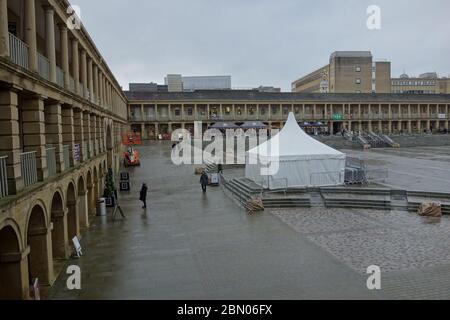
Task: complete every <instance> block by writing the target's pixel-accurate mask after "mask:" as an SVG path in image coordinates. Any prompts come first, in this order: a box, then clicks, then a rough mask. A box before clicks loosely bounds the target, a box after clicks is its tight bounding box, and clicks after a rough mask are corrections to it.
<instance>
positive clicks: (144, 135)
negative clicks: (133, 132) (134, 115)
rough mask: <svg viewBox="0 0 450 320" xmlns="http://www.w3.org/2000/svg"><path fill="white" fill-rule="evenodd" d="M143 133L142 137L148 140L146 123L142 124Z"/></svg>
mask: <svg viewBox="0 0 450 320" xmlns="http://www.w3.org/2000/svg"><path fill="white" fill-rule="evenodd" d="M141 133H142V139H143V140H146V139H147V130H145V124H144V123H142V124H141Z"/></svg>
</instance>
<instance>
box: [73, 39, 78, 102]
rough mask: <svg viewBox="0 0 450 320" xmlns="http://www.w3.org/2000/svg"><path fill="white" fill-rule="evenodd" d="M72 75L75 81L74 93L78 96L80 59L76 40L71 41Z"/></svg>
mask: <svg viewBox="0 0 450 320" xmlns="http://www.w3.org/2000/svg"><path fill="white" fill-rule="evenodd" d="M72 75H73V79H74V81H75V87H74V89H75V92H76V94H80V57H79V54H78V40H77V39H73V40H72Z"/></svg>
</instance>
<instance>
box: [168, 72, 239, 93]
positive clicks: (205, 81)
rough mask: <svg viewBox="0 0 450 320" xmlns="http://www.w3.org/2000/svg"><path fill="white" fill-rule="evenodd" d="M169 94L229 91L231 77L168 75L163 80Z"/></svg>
mask: <svg viewBox="0 0 450 320" xmlns="http://www.w3.org/2000/svg"><path fill="white" fill-rule="evenodd" d="M164 82H165V84H166V85H167V86H168V91H169V92H192V91H196V90H231V76H193V77H192V76H190V77H185V76H182V75H181V74H169V75H167V77H165V78H164Z"/></svg>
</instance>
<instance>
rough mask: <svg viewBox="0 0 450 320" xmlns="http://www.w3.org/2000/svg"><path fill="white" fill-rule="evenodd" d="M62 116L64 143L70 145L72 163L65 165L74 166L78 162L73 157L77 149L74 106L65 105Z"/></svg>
mask: <svg viewBox="0 0 450 320" xmlns="http://www.w3.org/2000/svg"><path fill="white" fill-rule="evenodd" d="M61 116H62V137H63V144H64V145H66V146H69V159H70V163H66V164H65V165H66V167H73V166H75V165H77V163H76V162H75V160H74V157H73V152H74V149H75V127H74V114H73V108H72V106H64V107H63V108H62V110H61Z"/></svg>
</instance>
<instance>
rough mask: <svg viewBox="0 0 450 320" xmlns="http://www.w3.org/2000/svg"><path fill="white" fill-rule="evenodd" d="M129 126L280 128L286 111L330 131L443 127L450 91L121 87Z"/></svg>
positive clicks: (150, 130) (449, 116)
mask: <svg viewBox="0 0 450 320" xmlns="http://www.w3.org/2000/svg"><path fill="white" fill-rule="evenodd" d="M125 94H126V95H127V97H128V99H129V114H130V122H131V126H132V129H133V130H135V131H138V132H141V133H142V136H143V138H144V139H155V138H157V137H158V135H160V134H162V135H164V134H166V135H167V134H169V135H170V134H171V133H172V132H173V131H174V130H176V129H180V128H185V129H188V130H190V131H192V130H193V128H194V122H195V121H202V122H203V129H206V128H208V127H209V126H211V125H212V124H214V123H216V122H220V121H226V122H235V123H238V124H239V123H243V122H245V121H256V120H257V121H263V122H265V123H266V124H268V125H270V126H272V127H276V128H281V127H282V126H283V124H284V122H285V121H286V119H287V116H288V114H289V112H291V111H292V112H294V114H295V116H296V118H297V120H298V121H299V122H317V123H318V122H320V123H322V124H323V125H325V126H326V127H327V128H328V131H329V132H330V133H337V132H340V131H341V130H342V129H347V130H351V131H355V132H358V131H361V132H369V131H374V132H378V133H386V134H391V133H400V132H404V133H422V132H423V131H424V130H430V129H431V130H433V131H438V130H448V128H449V121H450V109H449V108H450V95H408V94H404V95H400V94H345V93H335V94H320V93H266V92H257V91H254V90H247V91H220V90H219V91H201V92H185V93H170V92H168V93H150V92H125Z"/></svg>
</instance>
